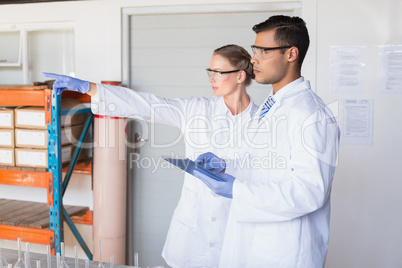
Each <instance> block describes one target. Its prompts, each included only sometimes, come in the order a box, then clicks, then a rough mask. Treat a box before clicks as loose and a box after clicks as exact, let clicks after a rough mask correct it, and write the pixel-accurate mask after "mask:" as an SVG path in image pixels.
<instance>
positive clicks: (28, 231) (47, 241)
mask: <svg viewBox="0 0 402 268" xmlns="http://www.w3.org/2000/svg"><path fill="white" fill-rule="evenodd" d="M63 96H64V94H63ZM65 97H76V98H77V99H79V100H80V101H88V98H87V97H84V96H83V95H77V94H76V95H74V94H70V95H68V94H66V96H65ZM89 101H90V99H89ZM0 105H3V106H40V107H44V109H45V119H46V122H47V125H50V124H51V122H52V91H51V89H49V88H47V86H0ZM91 167H92V166H91V164H90V163H85V164H78V165H77V172H78V173H80V174H92V168H91ZM63 171H66V170H65V169H63ZM74 172H75V171H74ZM57 181H58V182H61V178H58V179H57ZM0 184H5V185H14V186H24V187H37V188H44V189H47V190H46V192H47V207H49V219H51V218H52V217H54V215H51V214H52V213H54V211H55V210H54V209H55V208H53V207H54V206H56V207H60V204H59V203H61V204H62V201H61V198H60V193H58V195H55V191H58V190H61V188H60V186H61V185H59V186H56V187H55V185H54V174H53V173H52V172H50V170H46V171H21V170H14V169H2V168H1V167H0ZM55 189H57V190H55ZM3 200H4V199H3ZM61 210H63V211H61ZM52 211H53V212H52ZM56 212H57V214H63V213H64V212H65V210H64V208H63V207H61V209H60V210H59V209H57V208H56ZM61 218H62V217H61ZM71 220H72V221H73V222H77V223H83V224H92V212H86V213H85V214H84V215H83V216H73V217H72V218H71ZM53 225H54V224H52V220H50V226H53ZM59 225H60V226H53V227H52V228H50V226H49V227H48V228H42V229H35V228H29V227H26V226H11V225H4V224H0V239H7V240H17V239H18V238H21V241H25V242H31V243H38V244H44V245H50V246H51V251H52V253H53V254H55V252H56V251H57V252H58V251H59V249H58V247H57V246H56V245H57V242H60V238H58V235H60V236H61V239H62V240H63V222H60V224H59Z"/></svg>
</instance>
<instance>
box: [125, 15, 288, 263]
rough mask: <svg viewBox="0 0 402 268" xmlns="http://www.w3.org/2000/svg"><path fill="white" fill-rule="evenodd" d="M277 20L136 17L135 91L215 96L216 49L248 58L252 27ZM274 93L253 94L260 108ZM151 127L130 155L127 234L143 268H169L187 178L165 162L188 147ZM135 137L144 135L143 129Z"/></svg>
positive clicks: (264, 89) (165, 129) (173, 133)
mask: <svg viewBox="0 0 402 268" xmlns="http://www.w3.org/2000/svg"><path fill="white" fill-rule="evenodd" d="M273 14H278V13H269V12H233V13H224V12H221V13H220V12H216V13H202V14H162V15H161V14H157V15H132V16H131V17H130V29H131V30H130V36H131V37H130V44H131V45H130V54H131V55H130V61H131V64H130V70H129V75H130V81H131V83H130V87H131V88H133V89H135V90H137V91H146V92H152V93H154V94H156V95H159V96H163V97H180V98H185V97H190V96H206V97H211V96H213V95H212V90H211V88H210V85H209V83H208V79H207V74H206V71H205V69H206V68H207V67H208V65H209V60H210V58H211V56H212V53H213V50H214V49H216V48H218V47H221V46H223V45H226V44H237V45H240V46H243V47H244V48H246V49H247V50H248V51H249V53H251V47H250V45H252V44H253V43H254V39H255V33H254V32H253V31H252V29H251V28H252V26H253V25H255V24H257V23H259V22H262V21H264V20H266V19H267V18H268V17H269V16H271V15H273ZM280 14H286V15H293V14H294V12H292V11H288V12H280ZM269 90H270V88H269V87H268V86H261V85H258V84H257V83H253V85H252V86H250V87H249V89H248V91H249V94H250V95H251V96H252V98H253V99H254V101H255V102H256V103H257V104H261V103H262V102H263V101H264V100H265V98H266V97H267V95H268V92H269ZM137 126H140V124H137ZM148 128H149V130H150V135H148V136H146V134H144V135H145V137H144V135H143V137H142V138H146V139H148V141H147V142H146V143H145V145H144V146H142V147H141V148H140V154H139V156H138V155H135V154H134V152H133V151H131V152H130V157H131V161H130V159H129V168H131V169H130V170H129V174H131V175H130V176H132V180H133V181H132V182H130V184H131V186H130V187H132V189H131V190H132V191H133V197H132V202H133V203H132V204H129V209H130V212H129V215H130V213H133V214H132V215H131V217H132V218H130V219H129V225H134V229H133V230H131V231H129V237H130V238H132V239H133V240H134V242H133V245H132V246H133V247H134V251H136V252H138V253H139V260H140V266H141V267H146V266H147V265H157V264H158V265H163V266H165V267H168V266H167V264H166V263H165V262H164V261H163V259H162V257H161V251H162V248H163V245H164V241H165V238H166V234H167V231H168V227H169V224H170V220H171V217H172V214H173V211H174V209H175V207H176V205H177V202H178V200H179V197H180V192H181V187H182V183H183V173H182V172H181V171H180V170H179V169H177V168H170V169H166V168H165V167H166V166H165V167H162V168H161V165H162V164H163V160H161V158H160V156H162V155H181V156H183V155H184V142H183V141H182V140H181V139H180V131H179V130H178V129H176V128H173V127H169V126H164V125H152V124H149V123H148ZM136 131H137V132H142V130H141V127H140V128H139V129H137V130H136ZM157 147H160V148H157ZM130 163H131V167H130ZM164 165H165V164H164ZM129 180H130V179H129ZM130 238H129V239H130ZM129 244H130V242H129ZM132 246H130V245H129V248H131V247H132ZM129 254H132V253H129ZM129 259H130V260H131V259H132V258H129ZM130 264H131V261H130Z"/></svg>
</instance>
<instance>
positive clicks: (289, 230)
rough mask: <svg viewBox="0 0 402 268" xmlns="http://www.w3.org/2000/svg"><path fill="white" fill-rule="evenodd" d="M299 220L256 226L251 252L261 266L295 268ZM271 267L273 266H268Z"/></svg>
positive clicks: (298, 240) (297, 251)
mask: <svg viewBox="0 0 402 268" xmlns="http://www.w3.org/2000/svg"><path fill="white" fill-rule="evenodd" d="M300 232H301V224H300V220H299V219H296V220H291V221H286V222H279V223H261V224H258V225H257V226H256V229H255V235H254V239H253V246H252V252H253V255H254V258H256V259H257V260H259V261H258V262H259V263H263V264H267V265H268V264H269V265H272V264H276V265H280V266H275V267H296V260H297V259H298V256H299V253H300ZM270 267H273V266H270Z"/></svg>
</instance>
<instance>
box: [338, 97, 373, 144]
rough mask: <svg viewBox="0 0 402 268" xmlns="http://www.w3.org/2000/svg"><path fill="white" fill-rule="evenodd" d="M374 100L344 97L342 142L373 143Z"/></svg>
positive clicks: (341, 108) (341, 114)
mask: <svg viewBox="0 0 402 268" xmlns="http://www.w3.org/2000/svg"><path fill="white" fill-rule="evenodd" d="M373 114H374V101H373V100H368V99H343V100H341V103H340V126H341V144H342V145H356V146H372V145H373Z"/></svg>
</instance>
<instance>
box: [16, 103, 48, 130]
mask: <svg viewBox="0 0 402 268" xmlns="http://www.w3.org/2000/svg"><path fill="white" fill-rule="evenodd" d="M14 117H15V128H36V129H46V128H47V126H46V119H45V108H44V107H18V108H15V110H14Z"/></svg>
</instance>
